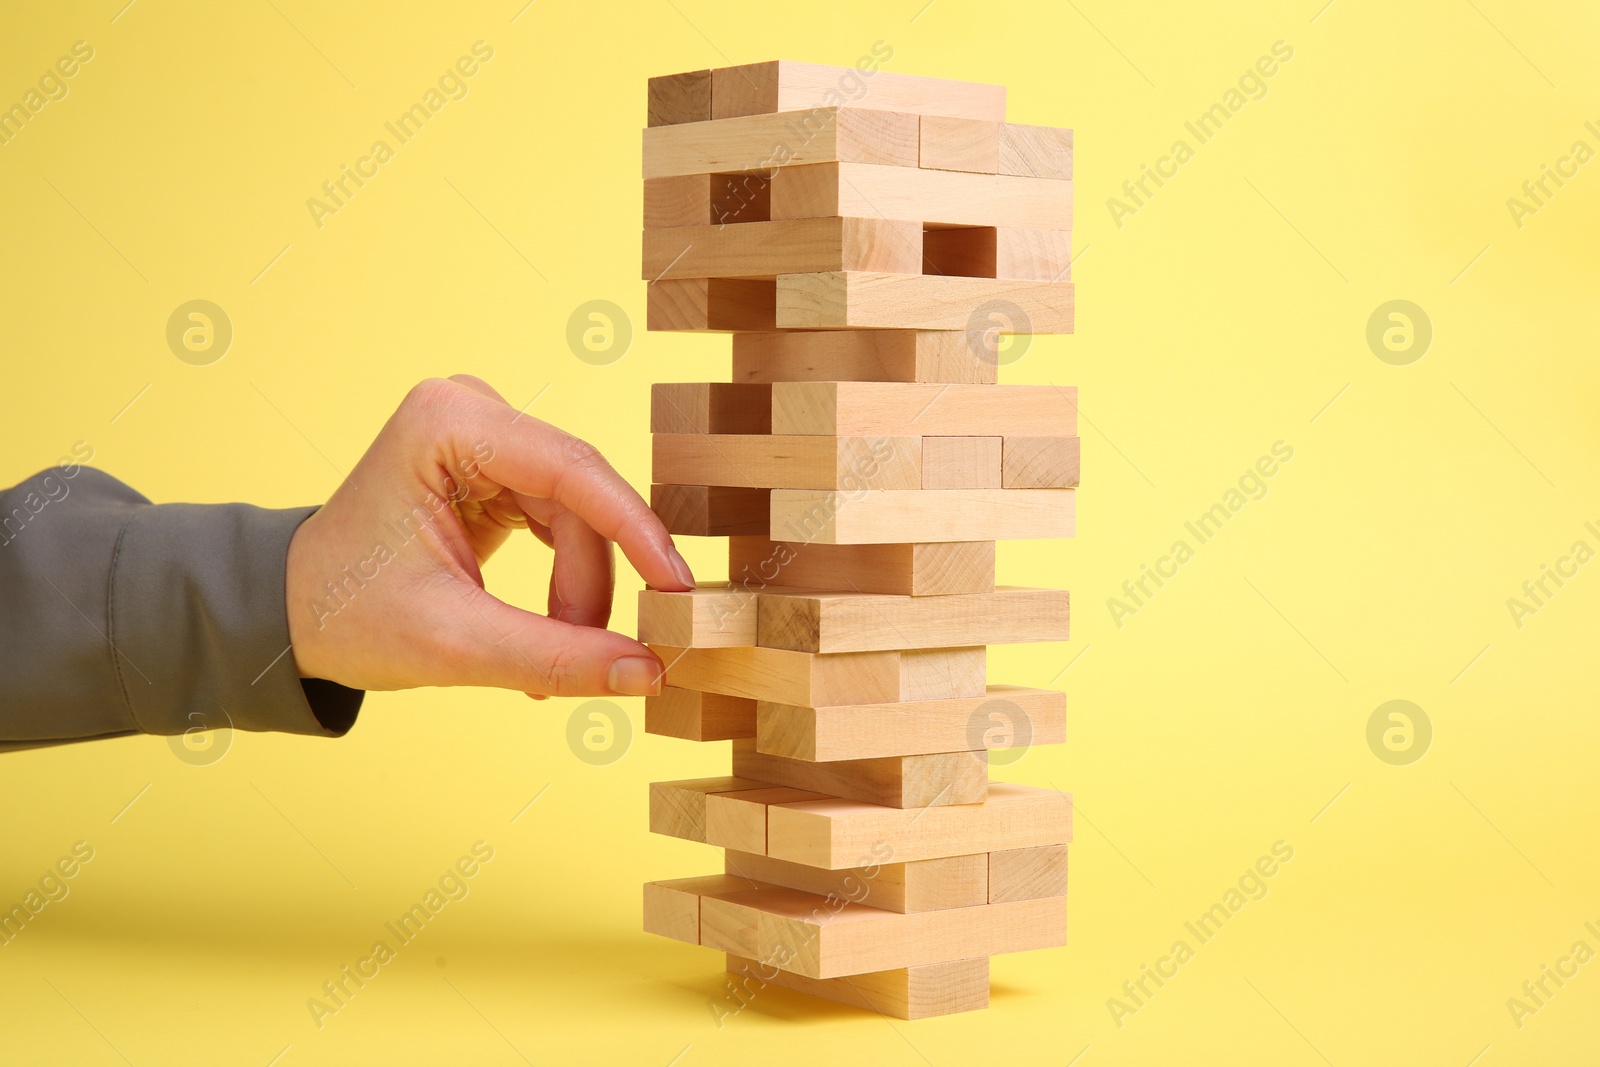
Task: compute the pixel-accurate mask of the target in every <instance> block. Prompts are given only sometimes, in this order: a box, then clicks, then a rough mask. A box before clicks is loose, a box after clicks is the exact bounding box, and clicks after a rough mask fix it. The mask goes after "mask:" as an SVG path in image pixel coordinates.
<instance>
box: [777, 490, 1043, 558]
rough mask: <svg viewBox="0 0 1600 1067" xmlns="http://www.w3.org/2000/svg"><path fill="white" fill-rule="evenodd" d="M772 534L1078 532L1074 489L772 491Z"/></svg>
mask: <svg viewBox="0 0 1600 1067" xmlns="http://www.w3.org/2000/svg"><path fill="white" fill-rule="evenodd" d="M771 493H772V497H771V511H772V515H771V523H770V531H771V532H770V535H769V536H773V537H776V538H779V539H781V540H785V541H800V542H804V543H812V542H820V543H823V544H834V545H870V544H889V543H895V542H906V541H1010V540H1026V539H1030V538H1055V537H1071V536H1072V530H1073V516H1074V505H1073V493H1074V490H1071V489H921V490H903V489H901V490H895V489H890V490H869V491H866V492H860V493H849V494H846V493H840V492H837V491H830V490H815V489H773V490H772V491H771Z"/></svg>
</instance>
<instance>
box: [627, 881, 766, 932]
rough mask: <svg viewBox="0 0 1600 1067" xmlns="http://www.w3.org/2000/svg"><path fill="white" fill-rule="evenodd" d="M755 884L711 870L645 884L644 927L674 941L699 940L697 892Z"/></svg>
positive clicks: (724, 889) (746, 886)
mask: <svg viewBox="0 0 1600 1067" xmlns="http://www.w3.org/2000/svg"><path fill="white" fill-rule="evenodd" d="M750 888H754V887H753V886H752V885H751V883H750V882H749V881H747V880H745V879H742V878H739V877H738V876H736V875H727V874H723V875H716V874H710V875H705V876H702V877H699V878H681V879H678V880H676V882H674V883H667V882H646V883H645V884H644V931H645V933H647V934H660V935H661V936H662V937H670V938H672V939H673V940H675V941H687V942H688V943H689V944H691V945H698V944H699V943H700V894H701V893H702V892H707V893H715V892H718V891H728V890H733V889H750Z"/></svg>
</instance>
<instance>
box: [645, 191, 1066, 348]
mask: <svg viewBox="0 0 1600 1067" xmlns="http://www.w3.org/2000/svg"><path fill="white" fill-rule="evenodd" d="M928 173H937V172H928ZM659 284H666V283H665V282H663V283H659ZM761 284H765V283H761ZM776 284H777V289H776V291H775V294H774V299H775V300H776V308H775V312H774V315H775V318H774V322H775V323H776V326H777V327H778V328H779V329H785V330H821V329H835V328H839V329H859V328H877V327H883V328H889V329H903V330H967V329H968V327H969V326H971V325H972V324H973V321H974V318H975V316H977V315H978V314H979V312H980V311H981V310H982V309H983V308H984V307H985V306H986V305H998V306H1000V307H1001V308H1003V309H1004V312H1005V316H1006V319H1007V324H1006V326H1005V327H1003V332H1005V333H1071V332H1072V322H1073V299H1074V297H1073V283H1071V282H1039V281H1027V280H1016V279H1011V278H947V277H937V276H929V275H925V274H878V273H873V272H870V271H828V272H825V273H819V274H780V275H778V280H777V283H776ZM717 321H725V320H717ZM650 328H651V329H657V328H658V327H656V326H655V325H653V324H652V325H651V327H650ZM660 328H662V329H691V328H698V327H679V326H674V327H660ZM708 328H710V329H762V328H763V327H760V326H748V327H746V326H712V327H708ZM974 332H981V331H974Z"/></svg>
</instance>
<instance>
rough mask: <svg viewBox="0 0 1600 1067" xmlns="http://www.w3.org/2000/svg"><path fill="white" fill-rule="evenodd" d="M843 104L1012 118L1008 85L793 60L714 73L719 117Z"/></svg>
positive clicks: (716, 115) (714, 114)
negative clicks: (1007, 112)
mask: <svg viewBox="0 0 1600 1067" xmlns="http://www.w3.org/2000/svg"><path fill="white" fill-rule="evenodd" d="M841 105H851V106H854V107H859V108H871V109H873V110H877V111H899V112H906V113H911V114H917V115H951V116H954V117H956V118H973V119H988V120H990V121H993V122H1000V121H1003V120H1004V119H1005V117H1006V90H1005V86H1003V85H982V84H979V83H977V82H962V81H953V80H951V79H948V78H928V77H922V76H919V75H914V74H899V73H894V72H891V71H885V70H861V69H859V68H852V67H828V66H822V65H821V64H817V63H795V62H792V61H790V60H776V61H772V62H766V63H747V64H744V65H743V66H737V67H720V68H717V69H715V70H713V71H712V72H711V115H712V117H713V118H717V119H725V118H733V117H735V116H738V115H763V114H767V113H769V112H774V111H798V110H802V109H806V108H819V107H838V106H841Z"/></svg>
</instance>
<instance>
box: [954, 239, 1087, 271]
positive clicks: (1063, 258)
mask: <svg viewBox="0 0 1600 1067" xmlns="http://www.w3.org/2000/svg"><path fill="white" fill-rule="evenodd" d="M956 232H959V231H956ZM994 234H995V252H994V257H995V258H994V273H993V274H992V275H990V276H991V277H994V278H1016V279H1021V280H1031V281H1039V282H1067V281H1071V280H1072V234H1071V232H1070V231H1068V230H1022V229H1017V228H1015V227H1012V226H1001V227H999V228H998V229H996V230H995V231H994Z"/></svg>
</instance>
